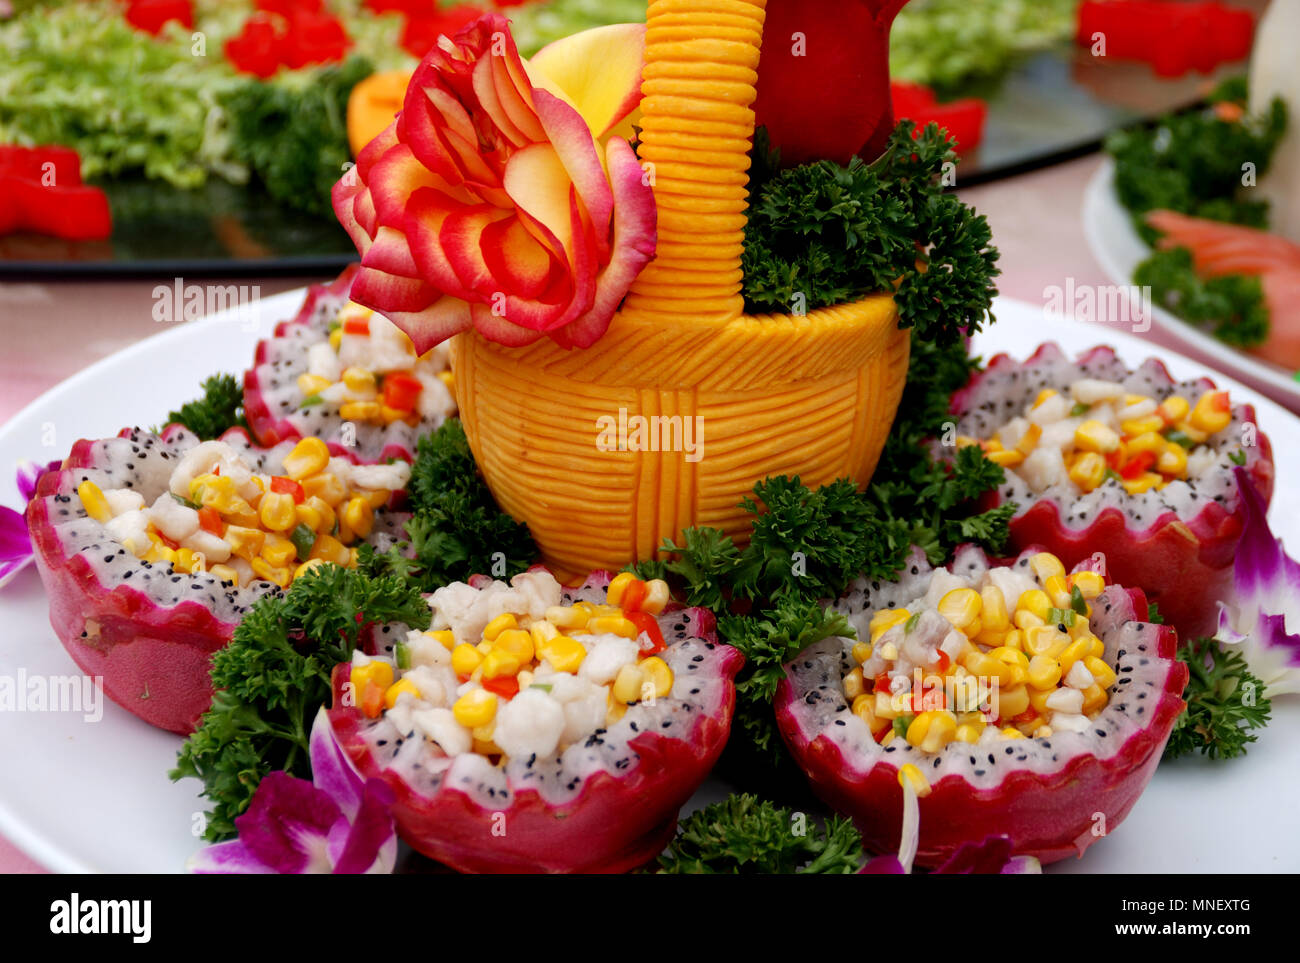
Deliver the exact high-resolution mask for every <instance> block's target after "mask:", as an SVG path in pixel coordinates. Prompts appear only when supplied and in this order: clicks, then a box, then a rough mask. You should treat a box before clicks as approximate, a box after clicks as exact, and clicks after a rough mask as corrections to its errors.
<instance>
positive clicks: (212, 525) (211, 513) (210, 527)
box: [199, 506, 226, 538]
mask: <svg viewBox="0 0 1300 963" xmlns="http://www.w3.org/2000/svg"><path fill="white" fill-rule="evenodd" d="M199 527H200V528H201V529H203V530H204V531H205V532H211V533H212V534H213V535H215V536H217V538H220V537H221V536H222V535H224V534H225V532H226V524H225V522H223V521H222V520H221V513H220V512H218V511H217V510H216V509H215V508H210V507H208V506H204V507H203V508H200V509H199Z"/></svg>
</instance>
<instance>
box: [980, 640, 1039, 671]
mask: <svg viewBox="0 0 1300 963" xmlns="http://www.w3.org/2000/svg"><path fill="white" fill-rule="evenodd" d="M988 656H989V658H991V659H997V660H998V661H999V662H1002V663H1004V664H1006V665H1010V666H1018V667H1020V668H1021V669H1024V670H1025V671H1026V672H1027V671H1029V657H1028V656H1027V655H1025V653H1023V652H1021V651H1020V650H1019V649H1012V648H1008V647H1007V646H1005V645H1001V646H998V647H997V648H995V649H990V650H989V653H988Z"/></svg>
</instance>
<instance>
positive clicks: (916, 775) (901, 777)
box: [898, 762, 930, 796]
mask: <svg viewBox="0 0 1300 963" xmlns="http://www.w3.org/2000/svg"><path fill="white" fill-rule="evenodd" d="M898 784H899V785H900V786H904V787H906V786H909V785H910V786H911V787H912V791H913V792H915V793H916V794H917V795H918V796H928V795H930V783H929V781H928V780H927V779H926V778H925V773H923V772H921V770H920V769H918V768H917V767H916V766H915V765H913V764H912V763H910V762H909V763H906V764H905V765H904V766H903V767H902V768H901V769H899V770H898Z"/></svg>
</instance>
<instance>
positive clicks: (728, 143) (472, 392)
mask: <svg viewBox="0 0 1300 963" xmlns="http://www.w3.org/2000/svg"><path fill="white" fill-rule="evenodd" d="M765 2H766V0H652V2H651V3H650V4H649V8H648V11H647V31H646V66H645V69H644V72H643V74H642V86H641V91H642V96H643V101H642V120H641V126H642V134H641V149H640V153H641V159H642V160H643V161H645V162H649V163H652V164H653V165H654V174H655V179H654V194H655V200H656V203H657V206H658V212H659V244H658V250H657V254H656V257H655V260H654V261H653V262H651V264H650V265H649V266H648V267H647V268H646V270H645V271H644V272H642V274H641V276H640V277H639V278H638V279H637V281H636V283H635V284H634V285H633V287H632V290H631V292H630V293H629V295H628V297H627V300H626V301H625V303H624V305H623V308H622V310H621V311H620V312H619V314H618V315H617V316H616V317H615V318H614V320H613V322H612V323H611V325H610V327H609V330H608V332H607V333H606V334H605V336H604V337H602V338H601V339H600V340H599V341H597V342H596V344H595V345H593V346H592V347H590V348H587V349H585V350H567V349H564V348H561V347H559V346H557V345H555V344H554V343H553V342H551V341H550V340H548V339H544V340H541V341H538V342H536V343H535V344H533V345H530V346H528V347H525V348H507V347H503V346H501V345H498V344H495V343H493V342H490V341H488V340H486V339H485V338H483V337H481V336H480V335H478V334H475V333H467V334H462V335H458V336H457V337H456V338H455V339H453V341H452V343H451V352H452V364H453V366H454V369H455V372H456V382H455V383H456V400H457V403H458V404H459V406H460V413H461V419H462V421H463V422H464V425H465V432H466V434H467V436H468V438H469V443H470V447H471V448H472V449H473V452H474V456H475V458H477V460H478V464H479V466H480V468H481V469H482V471H483V474H484V476H485V478H486V479H487V483H488V485H489V487H490V488H491V490H492V493H493V495H494V496H495V497H496V499H497V501H498V502H499V503H500V505H501V507H502V508H503V509H504V510H505V511H507V512H509V513H510V514H511V515H512V516H514V517H515V518H516V519H519V520H520V521H524V522H526V523H527V524H528V526H529V527H530V528H531V530H532V533H533V536H534V537H535V538H536V540H537V543H538V545H539V547H540V548H541V551H542V557H543V560H544V561H545V562H546V564H548V565H549V566H551V567H552V568H553V569H555V570H556V571H557V572H559V573H561V574H563V575H565V576H577V575H580V574H582V573H585V572H588V571H590V570H592V569H596V568H614V569H617V568H621V567H622V566H623V565H625V564H627V563H628V562H629V561H633V560H638V559H645V558H650V557H653V556H654V555H655V553H656V550H657V549H658V547H659V546H660V545H661V544H662V543H663V540H664V539H665V538H668V539H674V540H676V539H678V538H679V537H680V532H681V531H682V529H684V528H688V527H690V526H692V525H707V526H712V527H715V528H720V529H722V530H723V531H724V532H726V533H727V534H729V535H731V536H732V537H733V538H735V539H736V540H737V541H738V542H740V543H742V544H743V543H744V541H745V540H746V537H747V535H748V516H747V514H746V513H745V512H744V510H743V509H741V507H740V502H741V499H742V498H743V497H744V496H745V495H747V494H749V493H750V490H751V489H752V488H753V486H754V483H755V482H757V481H761V480H762V479H763V478H766V477H768V476H772V475H798V476H800V477H801V478H802V480H803V482H804V484H807V485H810V486H817V485H822V484H826V483H828V482H831V481H834V480H835V479H837V478H844V477H849V478H854V479H856V480H857V481H858V482H859V484H865V483H866V482H867V481H868V480H869V479H870V477H871V474H872V472H873V471H874V470H875V466H876V461H877V459H878V458H879V457H880V451H881V448H882V447H883V445H884V442H885V437H886V435H887V434H888V433H889V428H890V425H891V423H892V422H893V418H894V414H895V411H896V409H897V407H898V401H899V397H900V396H901V394H902V390H903V383H904V380H905V379H906V376H907V363H908V346H909V340H908V334H907V332H906V331H900V330H899V329H898V325H897V313H896V310H895V306H894V302H893V299H892V298H891V297H890V296H888V295H876V296H872V297H868V298H865V299H863V300H861V301H856V302H853V303H850V304H842V305H836V306H834V307H828V308H822V309H819V310H815V311H810V312H808V314H807V315H806V316H802V317H798V316H781V315H773V316H752V315H746V314H744V313H743V310H744V304H743V299H742V297H741V294H740V291H741V268H740V258H741V251H742V243H743V231H744V226H745V211H746V208H747V201H748V191H747V190H746V185H747V183H748V174H747V171H748V168H749V153H748V152H749V148H750V143H751V139H752V137H753V133H754V113H753V111H752V110H751V109H750V105H751V104H752V103H753V100H754V83H755V81H756V79H757V73H756V67H757V65H758V56H759V44H760V41H761V38H762V31H763V16H764V6H765ZM611 431H612V432H613V434H611ZM620 445H621V447H622V448H623V450H619V447H620ZM653 449H657V450H653Z"/></svg>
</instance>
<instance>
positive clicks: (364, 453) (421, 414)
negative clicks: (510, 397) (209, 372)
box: [244, 267, 456, 462]
mask: <svg viewBox="0 0 1300 963" xmlns="http://www.w3.org/2000/svg"><path fill="white" fill-rule="evenodd" d="M355 275H356V269H355V267H350V268H348V269H347V270H346V271H344V272H343V273H342V274H341V275H340V276H339V277H338V278H337V279H336V280H335V281H334V282H333V283H332V284H329V285H314V286H313V287H311V288H310V289H309V290H308V292H307V298H306V300H305V301H304V302H303V305H302V308H301V309H300V310H299V311H298V314H297V316H295V317H294V318H293V319H292V320H289V321H285V322H282V323H281V324H279V325H277V326H276V329H275V334H274V336H273V337H272V338H269V339H267V340H264V341H261V342H259V343H258V345H257V353H256V355H255V359H254V362H253V367H252V368H251V369H250V370H249V371H247V372H245V374H244V415H245V417H246V418H247V420H248V424H249V426H250V427H251V428H252V430H253V435H254V437H255V438H256V439H257V440H258V442H259V443H260V444H262V445H264V446H267V447H270V446H271V445H275V444H277V443H278V442H281V441H285V440H287V439H293V438H299V437H317V438H322V439H325V440H326V441H327V442H328V443H329V446H330V448H331V450H333V451H334V452H335V453H336V454H343V453H348V454H350V455H353V456H355V457H356V458H357V459H358V460H360V461H361V462H380V461H384V460H385V459H388V458H403V459H409V458H411V457H412V455H413V453H414V451H415V442H416V439H417V438H418V437H419V436H420V435H423V434H426V433H428V432H430V431H434V430H436V429H437V428H438V427H439V426H440V425H441V424H442V423H443V421H444V420H445V419H446V418H447V417H449V416H451V415H454V414H455V413H456V403H455V401H454V399H453V398H452V395H451V389H450V386H449V383H448V381H445V380H444V378H449V375H447V371H448V363H447V350H446V348H445V347H443V348H435V349H434V350H432V351H430V352H429V353H428V354H427V355H425V356H423V357H420V358H417V357H416V355H415V350H414V348H412V346H411V341H410V339H409V338H408V337H407V336H406V335H405V334H403V333H402V332H401V331H400V330H398V328H397V327H396V326H395V325H393V324H392V323H391V322H389V321H388V320H386V319H385V318H383V317H381V316H379V315H376V314H374V313H373V312H371V311H370V310H368V309H365V308H361V307H360V306H359V305H355V304H352V303H350V302H349V301H348V294H349V292H350V291H351V290H352V282H353V280H354V278H355ZM389 402H392V403H394V404H395V405H396V406H397V407H394V406H393V404H389ZM345 425H350V426H351V427H350V428H345Z"/></svg>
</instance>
